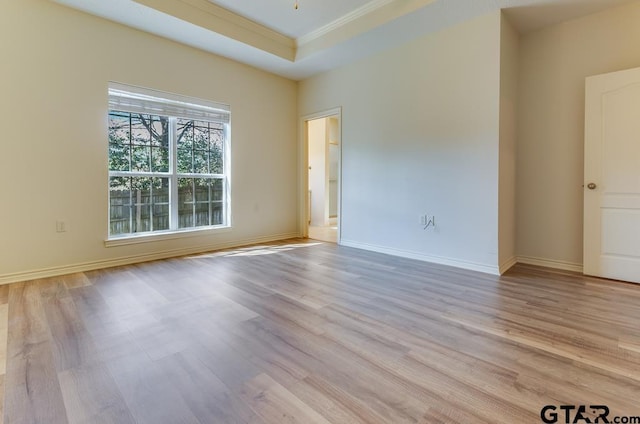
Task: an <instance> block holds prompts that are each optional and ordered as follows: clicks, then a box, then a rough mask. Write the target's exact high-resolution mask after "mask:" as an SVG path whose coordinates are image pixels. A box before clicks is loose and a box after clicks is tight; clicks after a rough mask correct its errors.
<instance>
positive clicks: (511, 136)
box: [498, 15, 520, 272]
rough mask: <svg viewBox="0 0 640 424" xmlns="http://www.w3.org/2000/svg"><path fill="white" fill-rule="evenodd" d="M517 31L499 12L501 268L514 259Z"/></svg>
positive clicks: (499, 223)
mask: <svg viewBox="0 0 640 424" xmlns="http://www.w3.org/2000/svg"><path fill="white" fill-rule="evenodd" d="M519 41H520V39H519V35H518V33H517V32H516V30H515V29H514V28H513V26H512V25H511V23H509V21H508V20H507V19H506V18H505V16H504V15H503V16H502V21H501V27H500V43H501V47H500V151H499V154H500V164H499V166H500V173H499V193H498V197H499V200H498V202H499V212H498V233H499V237H498V243H499V249H498V251H499V261H498V263H499V265H500V268H501V272H503V271H506V270H507V269H508V268H509V267H510V266H511V265H513V264H514V263H515V261H516V107H517V99H518V52H519Z"/></svg>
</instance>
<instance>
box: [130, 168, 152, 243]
mask: <svg viewBox="0 0 640 424" xmlns="http://www.w3.org/2000/svg"><path fill="white" fill-rule="evenodd" d="M151 184H152V178H139V177H133V178H131V199H132V201H133V207H132V208H131V216H132V220H131V221H132V229H131V232H132V233H141V232H145V231H151V208H150V207H151Z"/></svg>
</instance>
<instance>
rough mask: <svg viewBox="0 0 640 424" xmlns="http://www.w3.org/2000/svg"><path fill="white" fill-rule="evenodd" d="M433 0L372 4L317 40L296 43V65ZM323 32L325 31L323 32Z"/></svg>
mask: <svg viewBox="0 0 640 424" xmlns="http://www.w3.org/2000/svg"><path fill="white" fill-rule="evenodd" d="M435 1H436V0H375V1H373V2H372V3H368V4H367V5H365V6H364V7H362V8H359V9H356V11H355V12H357V13H350V14H348V15H346V16H345V17H343V18H341V19H338V20H336V21H334V22H332V23H330V24H329V25H327V26H326V27H323V28H321V30H319V31H318V32H317V33H318V36H316V37H311V35H314V34H315V33H316V31H314V32H313V33H311V34H310V35H305V36H303V37H300V38H299V39H298V40H301V39H303V41H304V42H297V46H296V61H298V60H301V59H304V58H306V57H308V56H311V55H313V54H316V53H319V52H322V51H325V50H328V49H331V48H332V47H334V46H336V45H338V44H340V43H344V42H345V41H348V40H350V39H353V38H354V37H357V36H359V35H361V34H365V33H367V32H370V31H372V30H374V29H376V28H380V27H382V26H384V25H386V24H388V23H390V22H392V21H394V20H396V19H398V18H401V17H403V16H406V15H409V14H411V13H413V12H415V11H417V10H420V9H423V8H425V7H426V6H429V5H431V4H432V3H434V2H435ZM322 30H324V31H322Z"/></svg>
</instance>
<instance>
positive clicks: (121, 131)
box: [109, 111, 131, 144]
mask: <svg viewBox="0 0 640 424" xmlns="http://www.w3.org/2000/svg"><path fill="white" fill-rule="evenodd" d="M130 117H131V114H130V113H127V112H118V111H112V112H110V113H109V143H113V144H129V143H130V141H131V132H130V131H129V118H130Z"/></svg>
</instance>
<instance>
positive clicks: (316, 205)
mask: <svg viewBox="0 0 640 424" xmlns="http://www.w3.org/2000/svg"><path fill="white" fill-rule="evenodd" d="M308 137H309V150H308V152H309V168H310V169H309V190H311V225H313V226H323V225H325V219H326V214H325V209H326V206H327V205H325V203H326V196H325V194H326V191H327V189H328V187H327V173H326V172H325V171H326V162H327V119H326V118H320V119H314V120H312V121H309V122H308Z"/></svg>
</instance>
